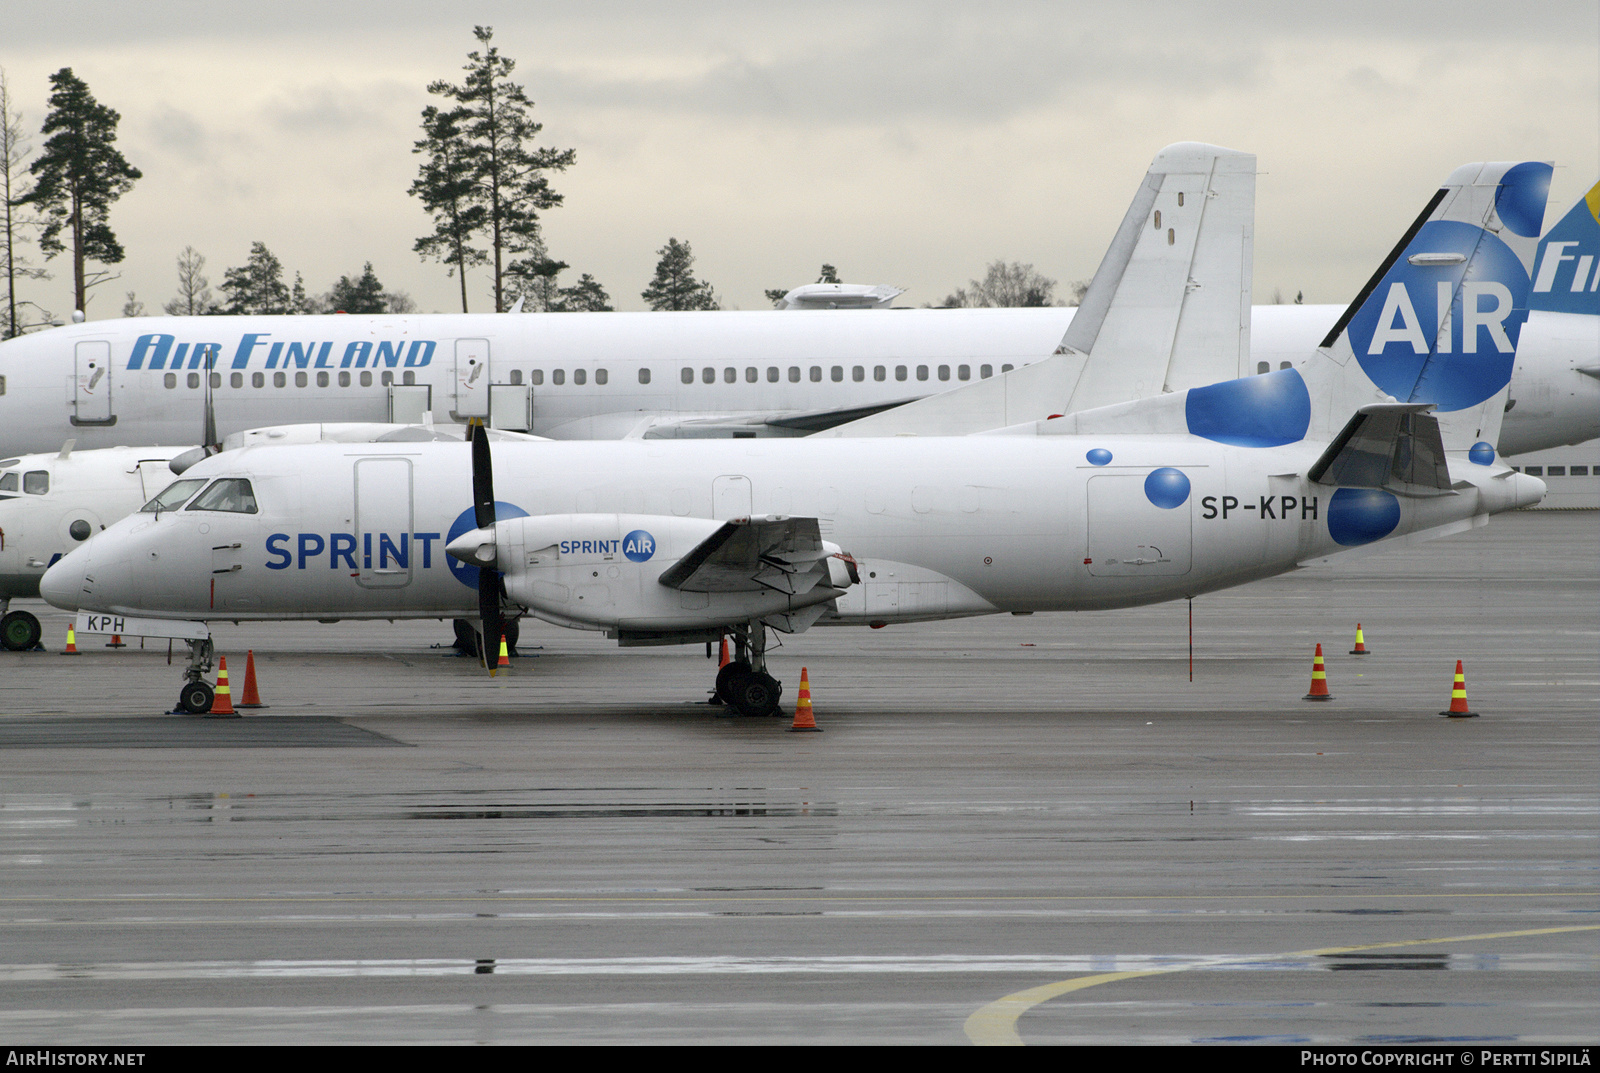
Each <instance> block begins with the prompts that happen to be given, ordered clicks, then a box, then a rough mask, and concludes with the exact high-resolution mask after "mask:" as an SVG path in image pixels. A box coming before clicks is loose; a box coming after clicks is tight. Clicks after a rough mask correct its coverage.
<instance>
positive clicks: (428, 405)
mask: <svg viewBox="0 0 1600 1073" xmlns="http://www.w3.org/2000/svg"><path fill="white" fill-rule="evenodd" d="M431 409H433V385H432V384H404V385H401V384H391V385H390V386H389V423H390V424H392V425H420V424H422V423H423V419H424V418H425V417H426V416H427V414H428V411H429V410H431Z"/></svg>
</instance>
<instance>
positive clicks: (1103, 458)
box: [1083, 447, 1111, 466]
mask: <svg viewBox="0 0 1600 1073" xmlns="http://www.w3.org/2000/svg"><path fill="white" fill-rule="evenodd" d="M1083 457H1084V458H1087V459H1088V460H1089V465H1091V466H1104V465H1109V464H1110V462H1111V452H1110V451H1108V450H1106V449H1105V448H1104V447H1096V448H1095V449H1094V450H1092V451H1090V452H1089V453H1088V454H1086V455H1084V456H1083Z"/></svg>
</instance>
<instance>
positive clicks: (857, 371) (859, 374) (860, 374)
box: [850, 365, 867, 384]
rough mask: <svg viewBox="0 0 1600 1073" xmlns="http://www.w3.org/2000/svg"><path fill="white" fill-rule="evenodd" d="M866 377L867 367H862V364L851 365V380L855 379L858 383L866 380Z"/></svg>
mask: <svg viewBox="0 0 1600 1073" xmlns="http://www.w3.org/2000/svg"><path fill="white" fill-rule="evenodd" d="M866 378H867V370H866V369H864V368H862V367H861V366H860V365H852V366H851V367H850V379H851V380H854V381H855V382H856V383H858V384H859V383H861V381H863V380H865V379H866Z"/></svg>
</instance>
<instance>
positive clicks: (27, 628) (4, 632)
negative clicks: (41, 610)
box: [0, 611, 42, 652]
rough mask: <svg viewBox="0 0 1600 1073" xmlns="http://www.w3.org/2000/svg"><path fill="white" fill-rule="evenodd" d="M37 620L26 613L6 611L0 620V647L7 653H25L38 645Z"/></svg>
mask: <svg viewBox="0 0 1600 1073" xmlns="http://www.w3.org/2000/svg"><path fill="white" fill-rule="evenodd" d="M41 632H42V631H41V630H40V628H39V620H38V619H36V618H34V617H33V616H32V615H31V614H29V613H28V612H26V611H8V612H6V616H5V617H4V618H0V647H4V648H5V650H6V651H7V652H26V651H28V650H29V649H31V648H33V646H34V645H36V644H38V643H39V637H40V634H41Z"/></svg>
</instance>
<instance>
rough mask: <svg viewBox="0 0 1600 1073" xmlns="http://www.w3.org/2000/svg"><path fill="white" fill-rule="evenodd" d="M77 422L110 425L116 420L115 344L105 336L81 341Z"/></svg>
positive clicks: (76, 381)
mask: <svg viewBox="0 0 1600 1073" xmlns="http://www.w3.org/2000/svg"><path fill="white" fill-rule="evenodd" d="M73 374H74V375H73V391H72V403H73V419H72V423H73V424H75V425H107V424H110V423H111V422H112V421H114V420H116V419H115V418H114V417H113V416H112V410H111V344H110V343H109V342H107V341H105V340H103V339H93V340H90V341H88V342H84V343H79V344H78V347H77V365H76V368H75V369H74V370H73Z"/></svg>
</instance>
